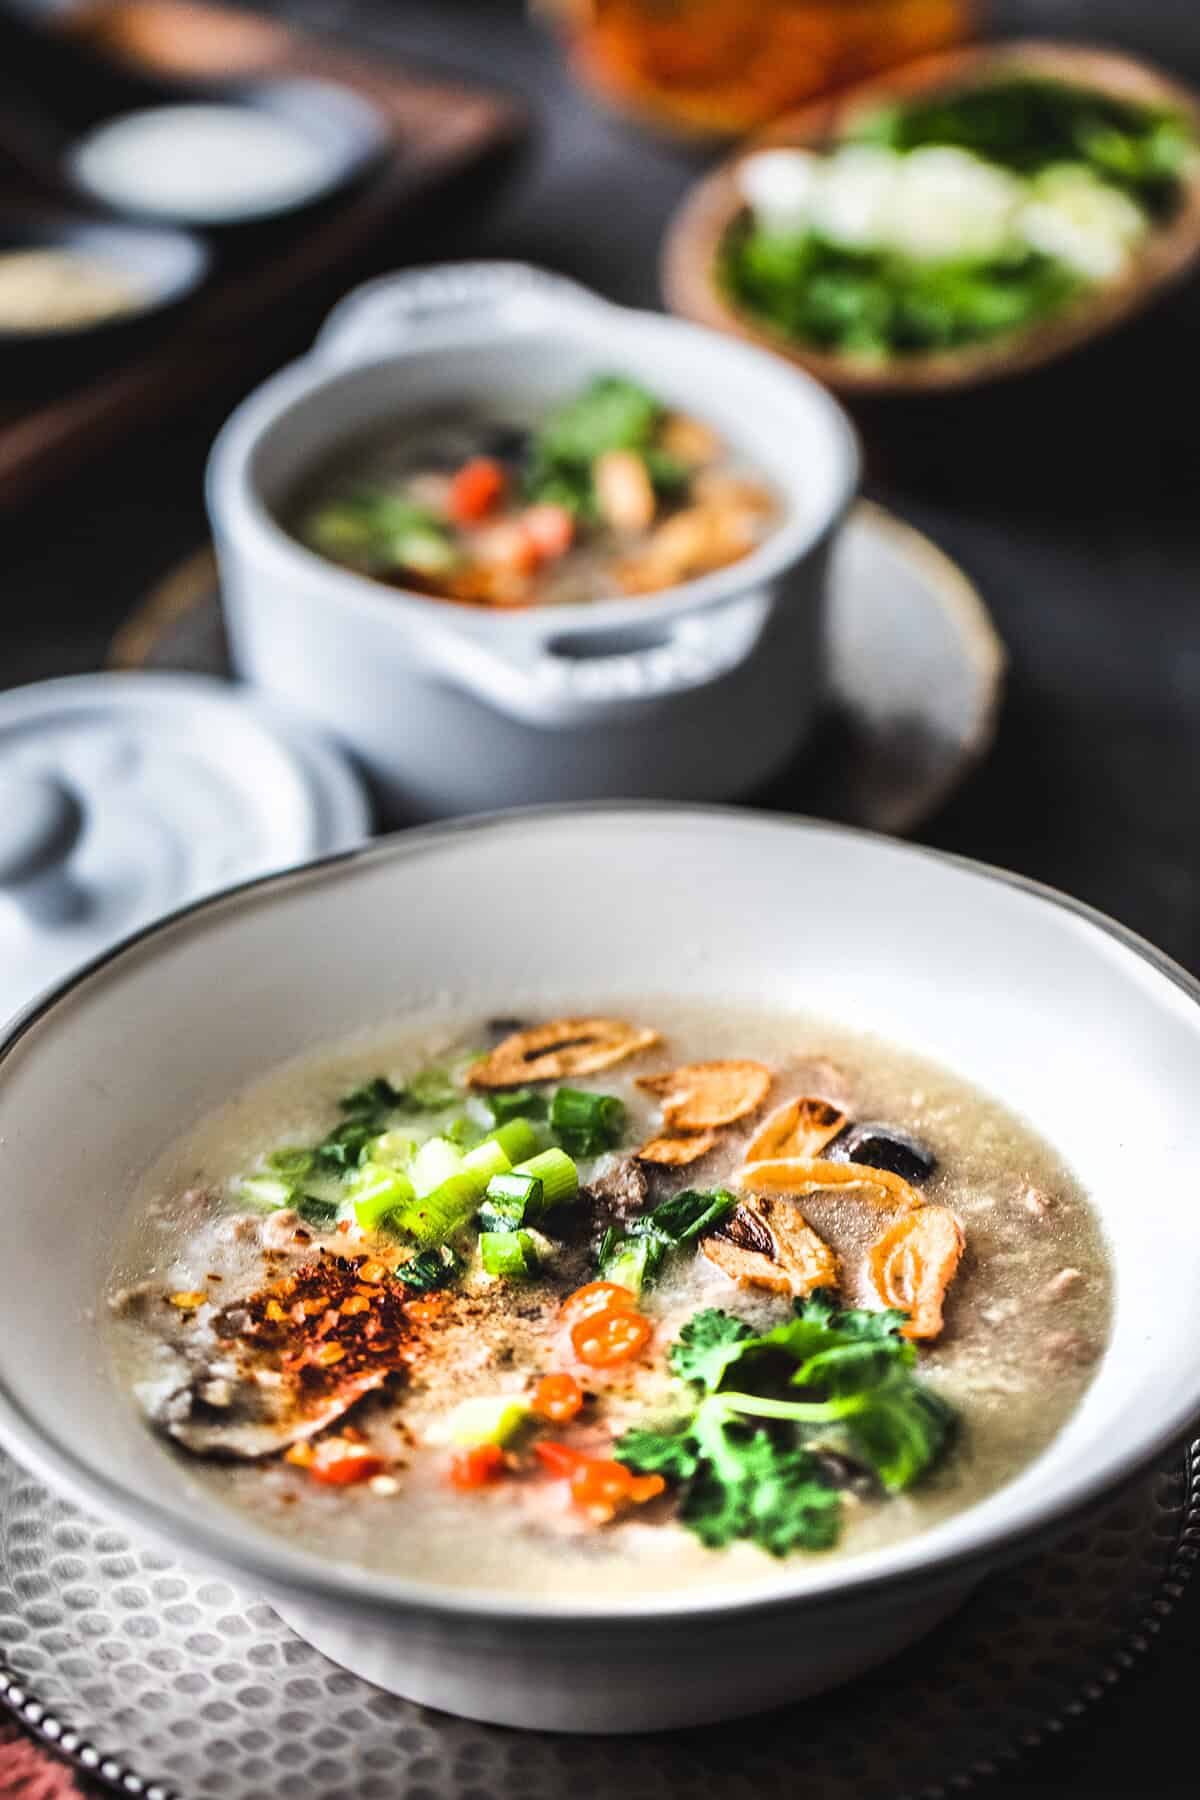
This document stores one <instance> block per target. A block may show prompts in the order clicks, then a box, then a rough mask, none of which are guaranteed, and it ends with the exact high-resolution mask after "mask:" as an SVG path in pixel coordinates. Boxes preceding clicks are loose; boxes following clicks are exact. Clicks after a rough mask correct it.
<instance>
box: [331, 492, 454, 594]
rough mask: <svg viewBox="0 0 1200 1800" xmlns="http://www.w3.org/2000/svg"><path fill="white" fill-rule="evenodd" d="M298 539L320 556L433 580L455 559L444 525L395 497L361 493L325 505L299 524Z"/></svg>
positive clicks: (442, 521)
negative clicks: (415, 573)
mask: <svg viewBox="0 0 1200 1800" xmlns="http://www.w3.org/2000/svg"><path fill="white" fill-rule="evenodd" d="M300 535H301V537H302V538H303V539H304V541H305V543H307V544H309V545H311V547H312V548H313V549H314V550H319V551H321V552H322V554H323V555H326V556H332V557H334V558H336V559H337V560H338V561H339V562H346V563H349V564H351V565H352V566H354V567H358V568H363V569H368V570H377V569H386V568H395V567H400V568H409V569H415V570H417V571H418V572H419V573H422V574H430V575H432V574H441V573H444V572H445V571H446V570H448V569H451V568H453V566H454V564H455V563H456V562H457V560H458V552H457V551H456V549H455V547H454V542H453V539H452V538H451V536H450V534H449V532H448V531H447V529H446V522H445V520H444V519H439V518H438V516H437V514H436V513H432V512H430V511H429V509H428V508H427V507H423V506H416V505H414V504H413V502H412V501H410V500H405V499H404V498H403V496H402V495H399V494H388V493H383V492H378V491H373V490H366V491H363V492H360V493H356V494H351V495H343V496H341V497H340V498H338V499H334V500H328V501H326V502H325V503H324V504H323V505H321V506H318V507H317V508H315V509H314V511H312V512H311V513H309V514H308V515H307V517H306V518H305V519H304V520H303V521H302V523H301V526H300Z"/></svg>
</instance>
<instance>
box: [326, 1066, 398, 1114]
mask: <svg viewBox="0 0 1200 1800" xmlns="http://www.w3.org/2000/svg"><path fill="white" fill-rule="evenodd" d="M403 1100H404V1095H403V1093H402V1092H401V1091H400V1089H399V1088H394V1087H393V1086H392V1084H391V1082H390V1081H389V1080H388V1079H387V1077H386V1076H385V1075H376V1076H375V1077H374V1078H373V1079H372V1080H371V1081H364V1082H363V1083H362V1085H361V1086H360V1087H356V1088H352V1089H351V1091H350V1093H348V1094H343V1095H342V1097H341V1099H340V1100H339V1101H338V1105H339V1107H340V1108H341V1110H342V1111H343V1112H344V1113H350V1114H355V1115H357V1114H360V1113H381V1112H383V1113H386V1112H394V1111H395V1109H396V1107H398V1106H400V1105H401V1104H402V1102H403Z"/></svg>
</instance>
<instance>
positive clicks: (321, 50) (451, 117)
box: [0, 0, 525, 507]
mask: <svg viewBox="0 0 1200 1800" xmlns="http://www.w3.org/2000/svg"><path fill="white" fill-rule="evenodd" d="M173 10H174V11H176V12H177V13H178V18H179V30H178V33H177V34H174V36H173V37H172V34H171V33H170V32H169V31H167V32H166V34H165V36H162V37H160V39H159V42H160V43H163V44H169V45H170V47H171V48H172V49H176V50H177V49H178V48H179V47H180V46H181V45H184V44H188V43H193V44H195V45H196V46H197V53H198V56H199V54H201V52H202V46H203V44H204V42H205V41H206V27H207V28H210V29H211V31H212V32H214V33H215V32H218V31H224V32H225V34H226V37H225V41H226V43H240V44H244V45H245V48H246V64H245V68H244V71H243V70H242V69H231V68H229V66H228V65H226V67H225V70H224V73H225V74H226V75H231V74H235V73H242V72H245V73H246V74H247V75H249V74H251V73H253V74H255V75H261V74H280V75H284V74H286V75H308V76H319V77H321V78H322V79H326V80H333V81H339V82H341V83H342V84H343V85H345V86H346V87H348V88H350V89H352V90H353V91H354V92H355V93H357V94H360V95H362V96H363V97H364V98H365V99H367V100H368V101H370V102H371V103H373V104H374V105H375V106H376V108H377V109H378V110H379V112H380V114H381V116H382V117H383V119H384V121H385V124H386V125H387V127H388V129H389V132H390V136H391V140H392V142H391V147H390V149H389V150H388V152H387V154H386V155H385V157H384V158H383V159H382V160H381V162H380V163H379V165H378V167H377V168H376V169H375V170H374V171H373V172H372V173H371V175H370V176H369V177H368V178H367V179H366V180H365V181H364V182H363V183H362V185H361V186H358V187H356V188H354V189H352V190H350V191H349V192H348V193H347V194H346V195H345V196H343V197H342V198H341V199H340V200H339V201H338V202H337V203H336V204H331V205H330V206H329V208H328V209H327V210H322V211H321V212H319V213H315V214H313V215H312V216H311V217H310V218H308V219H305V220H301V221H298V222H297V223H296V225H295V226H294V227H291V228H287V229H285V228H283V227H281V226H279V225H275V226H273V227H272V228H271V230H270V235H269V239H267V240H266V241H267V244H268V245H269V250H268V252H267V253H265V254H264V256H263V258H262V260H261V261H252V260H248V259H245V258H243V259H241V260H240V261H236V262H233V263H231V265H230V266H228V267H226V268H224V269H222V268H220V267H219V266H218V269H217V271H216V273H215V274H214V276H213V277H212V278H211V279H210V281H209V282H208V283H207V284H206V285H205V287H204V288H203V289H202V290H201V292H200V293H199V294H198V295H197V296H196V298H195V299H194V300H193V301H191V302H190V303H189V304H188V306H187V307H186V308H185V309H184V310H182V311H181V312H180V313H179V314H178V315H176V316H175V317H174V319H173V320H172V322H171V323H170V325H169V326H168V327H166V328H165V329H164V328H162V327H160V328H159V335H156V336H153V337H150V338H148V339H143V340H142V341H141V342H140V343H138V344H135V345H134V346H133V347H132V348H131V349H130V351H129V352H128V356H127V360H124V361H122V362H121V363H120V364H119V365H117V366H116V367H109V368H107V369H102V370H100V371H99V372H97V371H95V370H93V371H92V372H91V373H90V375H89V376H88V377H87V378H86V379H85V380H84V382H83V384H82V385H80V386H78V387H74V388H70V389H67V390H65V391H59V392H57V393H53V394H49V395H45V396H37V395H36V394H35V395H32V396H26V397H22V398H14V397H13V396H12V395H11V394H10V395H7V396H6V395H4V394H3V393H0V506H8V507H11V506H16V505H20V504H23V503H24V502H25V501H27V500H28V499H29V498H30V497H31V496H32V495H33V494H35V493H36V492H38V491H39V490H40V489H42V488H44V487H46V486H49V485H50V484H52V483H53V482H55V481H57V480H60V479H61V478H62V477H63V476H65V475H67V474H69V473H71V472H72V471H73V470H75V469H77V468H78V467H79V466H80V465H81V464H83V463H84V462H85V461H86V460H87V459H88V458H90V457H92V456H95V455H96V454H97V453H99V452H100V451H102V450H105V449H107V448H109V447H111V446H112V445H113V444H115V443H116V442H118V441H119V440H120V439H122V438H124V437H125V436H127V435H128V434H129V433H131V432H133V431H135V430H139V429H142V428H145V427H147V426H150V425H153V424H155V423H157V422H159V421H161V420H162V419H164V418H165V417H167V416H168V415H177V414H178V413H179V412H180V411H182V410H183V409H185V408H186V407H187V406H189V405H192V404H195V403H196V402H197V401H199V400H200V399H201V398H204V399H205V400H206V401H207V400H211V399H212V398H213V397H219V396H221V395H222V394H228V395H230V396H231V397H232V395H233V394H235V393H236V392H237V390H238V388H239V385H242V386H244V385H245V381H246V378H247V377H248V376H249V377H253V376H254V375H255V374H257V373H259V372H260V371H264V370H265V369H266V368H268V367H270V366H272V365H273V364H275V363H277V362H278V361H279V360H280V357H281V355H283V354H284V353H286V351H287V349H288V348H289V347H290V339H291V337H292V336H293V334H294V333H295V330H296V325H297V323H298V315H299V316H303V311H304V307H305V305H306V304H311V305H313V306H319V305H320V304H321V303H322V301H323V300H325V301H330V300H332V299H333V298H334V297H336V294H337V292H338V290H339V287H340V286H344V285H345V283H346V281H347V280H349V279H352V278H353V276H354V275H357V274H361V273H366V272H367V271H368V269H369V268H370V267H371V266H372V257H374V259H375V262H376V263H378V261H379V260H380V258H381V255H382V260H383V261H385V262H391V261H393V260H394V251H392V250H391V249H390V246H389V239H390V237H391V234H390V232H389V230H388V227H389V225H390V224H391V223H392V222H393V221H394V219H395V217H396V215H397V214H398V213H399V212H400V211H401V210H402V209H404V208H405V207H408V206H411V204H412V203H413V202H414V201H415V200H416V199H417V198H418V197H419V196H421V195H424V194H427V193H428V192H429V191H430V190H432V189H433V188H435V187H438V186H441V185H442V184H444V183H446V182H448V181H449V180H450V179H451V178H452V177H454V176H456V175H458V174H460V173H461V172H462V171H464V170H465V169H466V168H467V167H468V166H469V165H471V164H472V163H474V162H476V161H478V160H479V159H480V158H482V157H484V156H485V155H488V154H490V153H494V152H497V151H500V150H502V149H505V148H508V147H510V146H512V145H514V144H515V143H516V142H517V141H518V140H519V138H520V137H521V136H522V134H523V131H524V126H525V115H524V111H523V109H522V107H521V106H520V104H519V103H518V102H516V101H515V100H512V99H510V98H508V97H507V96H505V95H500V94H493V93H487V92H482V91H480V90H478V89H473V88H470V87H467V86H460V85H459V84H458V83H456V82H450V81H445V80H442V79H434V78H430V77H426V76H424V75H422V74H420V73H419V72H415V71H411V70H406V69H404V68H402V67H399V66H395V65H389V64H388V63H387V62H386V61H385V60H377V59H376V58H375V57H374V56H372V57H371V58H370V59H369V60H368V58H366V57H365V56H362V55H355V54H354V53H353V52H350V51H346V50H343V49H341V48H339V47H336V46H333V45H330V44H328V43H326V42H324V41H322V40H319V39H317V38H309V37H306V36H304V35H301V34H299V33H296V32H293V31H291V30H288V29H287V28H285V27H282V26H280V25H278V24H276V23H274V22H268V21H265V20H264V21H261V22H258V24H259V29H258V30H257V31H256V30H255V29H254V23H252V22H251V21H250V20H248V19H247V16H246V15H245V14H239V13H236V12H234V11H233V10H232V9H227V8H224V7H220V6H207V5H196V4H193V3H191V0H174V4H172V0H161V4H160V5H159V6H158V7H157V8H156V11H157V12H158V14H159V15H160V26H161V24H162V21H163V20H164V19H165V20H166V23H167V25H168V26H169V24H170V16H171V13H172V11H173ZM248 26H249V27H250V29H249V31H247V27H248ZM137 48H138V49H139V50H140V51H141V52H142V54H143V57H144V60H145V64H146V66H147V68H148V69H150V70H151V72H154V69H153V64H152V62H151V60H150V58H151V56H152V55H153V53H154V46H153V45H148V46H141V45H139V46H137ZM165 72H167V73H169V74H171V75H179V74H180V73H181V70H180V69H179V67H178V64H176V65H175V66H174V67H171V68H169V69H167V70H166V71H165ZM196 72H197V73H204V74H207V73H210V71H209V70H206V69H202V68H201V67H200V66H199V64H198V66H197V70H196ZM2 138H3V124H2V121H0V169H3V166H4V164H5V161H6V158H5V156H4V146H3V142H2ZM35 197H36V196H34V195H32V194H31V193H30V191H29V190H28V189H27V188H22V187H21V186H20V185H19V178H18V176H17V175H16V174H15V173H14V172H13V171H12V170H10V169H5V170H4V172H3V174H0V206H3V205H12V204H21V203H24V204H28V203H29V202H30V200H31V199H32V198H35ZM393 241H394V240H393ZM339 275H341V276H342V278H343V279H342V281H340V282H339V280H338V277H339ZM301 341H302V340H301Z"/></svg>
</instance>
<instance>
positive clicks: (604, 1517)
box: [534, 1443, 667, 1525]
mask: <svg viewBox="0 0 1200 1800" xmlns="http://www.w3.org/2000/svg"><path fill="white" fill-rule="evenodd" d="M534 1449H535V1451H536V1453H537V1455H538V1457H539V1459H540V1460H541V1462H542V1464H543V1465H544V1466H545V1468H546V1469H547V1470H548V1471H549V1473H550V1474H551V1475H554V1476H557V1477H558V1478H559V1479H560V1480H565V1481H568V1482H569V1483H570V1486H571V1498H572V1500H573V1501H574V1502H575V1504H576V1506H578V1507H580V1508H581V1509H582V1511H584V1512H586V1513H587V1515H588V1517H589V1518H591V1519H594V1520H595V1522H596V1523H597V1524H598V1525H606V1524H607V1523H608V1521H609V1520H610V1519H612V1518H614V1517H615V1515H616V1514H617V1512H618V1511H620V1510H621V1508H622V1507H625V1506H642V1505H644V1504H645V1502H646V1501H647V1500H653V1499H655V1498H656V1497H657V1496H658V1495H659V1494H661V1493H662V1492H663V1490H664V1488H665V1487H666V1485H667V1484H666V1482H665V1481H664V1480H663V1478H662V1476H661V1475H635V1474H634V1473H633V1472H632V1470H630V1469H627V1468H626V1467H625V1465H624V1463H619V1462H610V1461H608V1460H607V1458H605V1457H598V1456H585V1455H584V1454H583V1453H582V1451H579V1450H573V1449H572V1448H571V1446H570V1444H554V1443H543V1444H535V1445H534Z"/></svg>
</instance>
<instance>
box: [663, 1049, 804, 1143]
mask: <svg viewBox="0 0 1200 1800" xmlns="http://www.w3.org/2000/svg"><path fill="white" fill-rule="evenodd" d="M637 1084H638V1086H639V1087H640V1088H644V1089H645V1091H646V1093H648V1094H656V1095H658V1097H659V1098H660V1099H661V1100H662V1109H663V1119H664V1121H665V1122H666V1124H667V1126H668V1127H669V1128H670V1130H671V1131H672V1132H682V1131H709V1130H711V1129H712V1127H713V1126H716V1125H732V1124H733V1122H734V1120H735V1119H744V1118H745V1116H746V1114H747V1113H752V1112H754V1110H755V1109H756V1108H757V1107H759V1106H761V1105H762V1103H763V1101H764V1100H765V1099H766V1097H767V1089H768V1088H769V1087H770V1085H771V1071H770V1069H768V1068H766V1067H765V1066H764V1064H762V1063H760V1062H743V1061H737V1060H730V1061H727V1062H704V1063H685V1064H684V1065H683V1067H682V1068H680V1069H672V1070H671V1072H670V1073H669V1074H667V1075H639V1076H638V1081H637Z"/></svg>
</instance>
